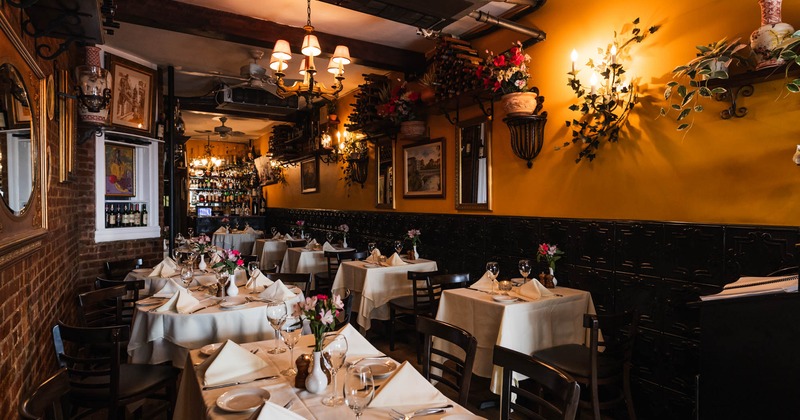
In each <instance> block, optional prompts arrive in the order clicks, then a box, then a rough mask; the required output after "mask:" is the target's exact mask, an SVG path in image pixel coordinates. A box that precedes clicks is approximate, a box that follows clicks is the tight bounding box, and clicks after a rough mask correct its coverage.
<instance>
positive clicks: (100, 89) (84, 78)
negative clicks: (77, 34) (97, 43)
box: [75, 47, 111, 125]
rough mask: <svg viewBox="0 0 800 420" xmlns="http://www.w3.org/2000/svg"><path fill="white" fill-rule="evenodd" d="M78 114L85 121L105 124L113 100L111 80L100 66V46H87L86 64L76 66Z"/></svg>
mask: <svg viewBox="0 0 800 420" xmlns="http://www.w3.org/2000/svg"><path fill="white" fill-rule="evenodd" d="M75 78H76V79H77V81H78V84H77V86H76V87H75V94H76V97H77V99H78V115H79V116H80V119H81V121H82V122H84V123H88V124H93V125H105V124H106V121H107V120H108V103H109V101H110V100H111V80H110V78H109V73H108V71H107V70H106V69H104V68H102V67H100V48H97V47H86V65H83V66H78V67H76V68H75Z"/></svg>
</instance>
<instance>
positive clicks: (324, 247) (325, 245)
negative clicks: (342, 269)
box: [322, 241, 336, 251]
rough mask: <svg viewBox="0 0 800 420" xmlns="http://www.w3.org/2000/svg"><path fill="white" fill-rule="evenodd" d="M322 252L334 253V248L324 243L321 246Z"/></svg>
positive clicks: (328, 243) (326, 242)
mask: <svg viewBox="0 0 800 420" xmlns="http://www.w3.org/2000/svg"><path fill="white" fill-rule="evenodd" d="M322 250H323V251H336V248H334V247H333V245H331V243H330V242H328V241H325V243H324V244H322Z"/></svg>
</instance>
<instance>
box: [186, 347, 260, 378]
mask: <svg viewBox="0 0 800 420" xmlns="http://www.w3.org/2000/svg"><path fill="white" fill-rule="evenodd" d="M267 366H268V365H267V363H266V362H265V361H264V360H263V359H261V358H260V357H258V356H256V355H255V354H252V353H250V352H249V351H247V350H246V349H244V348H243V347H242V346H240V345H238V344H236V343H234V342H233V341H231V340H228V341H226V342H225V343H224V344H223V345H222V346H220V348H219V349H217V351H216V352H215V353H214V354H212V355H211V356H209V357H208V359H206V361H205V362H203V363H202V364H201V365H200V366H199V367H198V368H197V370H198V371H200V373H201V376H202V377H203V386H213V385H219V384H224V383H228V382H233V381H235V380H236V379H238V378H239V377H241V376H244V375H247V374H251V373H254V372H256V371H258V370H261V369H263V368H265V367H267Z"/></svg>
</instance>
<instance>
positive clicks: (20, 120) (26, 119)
mask: <svg viewBox="0 0 800 420" xmlns="http://www.w3.org/2000/svg"><path fill="white" fill-rule="evenodd" d="M9 98H10V101H11V105H10V106H9V108H10V109H11V128H28V127H30V125H31V109H30V108H29V107H28V103H27V95H25V96H23V97H22V98H19V97H17V96H14V95H11V96H10V97H9ZM23 99H24V100H25V102H24V103H23Z"/></svg>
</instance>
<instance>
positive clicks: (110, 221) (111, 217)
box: [106, 204, 117, 228]
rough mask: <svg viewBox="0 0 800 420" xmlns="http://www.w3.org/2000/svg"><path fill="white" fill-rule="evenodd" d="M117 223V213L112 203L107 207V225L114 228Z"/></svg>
mask: <svg viewBox="0 0 800 420" xmlns="http://www.w3.org/2000/svg"><path fill="white" fill-rule="evenodd" d="M116 224H117V215H116V214H114V205H113V204H110V205H109V206H108V209H106V227H107V228H113V227H116Z"/></svg>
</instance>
